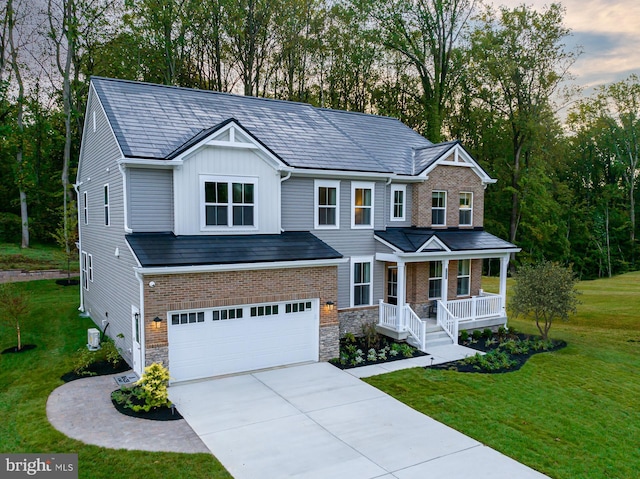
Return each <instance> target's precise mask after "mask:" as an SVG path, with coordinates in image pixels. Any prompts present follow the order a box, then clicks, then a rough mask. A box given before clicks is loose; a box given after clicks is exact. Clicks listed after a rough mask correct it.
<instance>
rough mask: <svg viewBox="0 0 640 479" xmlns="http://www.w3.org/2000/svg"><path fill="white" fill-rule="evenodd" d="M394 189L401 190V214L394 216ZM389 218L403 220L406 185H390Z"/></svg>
mask: <svg viewBox="0 0 640 479" xmlns="http://www.w3.org/2000/svg"><path fill="white" fill-rule="evenodd" d="M396 191H401V192H402V216H395V212H396V208H395V196H396ZM389 203H390V206H391V208H390V211H389V218H390V220H391V221H405V219H406V217H407V185H391V198H390V201H389Z"/></svg>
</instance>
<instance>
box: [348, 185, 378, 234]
mask: <svg viewBox="0 0 640 479" xmlns="http://www.w3.org/2000/svg"><path fill="white" fill-rule="evenodd" d="M373 189H374V184H373V183H361V182H357V181H354V182H353V183H351V203H352V209H351V226H352V227H353V228H373Z"/></svg>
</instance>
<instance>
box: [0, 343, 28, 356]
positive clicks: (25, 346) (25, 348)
mask: <svg viewBox="0 0 640 479" xmlns="http://www.w3.org/2000/svg"><path fill="white" fill-rule="evenodd" d="M35 348H36V345H35V344H23V345H22V347H21V348H20V349H18V346H13V347H11V348H7V349H5V350H4V351H2V353H0V354H11V353H24V352H25V351H31V350H32V349H35Z"/></svg>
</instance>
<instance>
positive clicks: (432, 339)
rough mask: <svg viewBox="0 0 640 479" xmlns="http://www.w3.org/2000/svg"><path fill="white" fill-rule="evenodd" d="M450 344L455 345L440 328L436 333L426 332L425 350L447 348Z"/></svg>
mask: <svg viewBox="0 0 640 479" xmlns="http://www.w3.org/2000/svg"><path fill="white" fill-rule="evenodd" d="M450 344H455V343H454V341H453V340H452V339H451V338H450V337H449V335H448V334H447V333H446V332H444V330H443V329H442V328H440V329H439V330H436V331H431V332H427V348H433V347H436V346H447V345H450Z"/></svg>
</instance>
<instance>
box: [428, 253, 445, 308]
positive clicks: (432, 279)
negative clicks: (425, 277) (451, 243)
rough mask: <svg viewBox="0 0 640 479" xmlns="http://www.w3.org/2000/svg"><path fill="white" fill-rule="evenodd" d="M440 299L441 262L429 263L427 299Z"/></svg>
mask: <svg viewBox="0 0 640 479" xmlns="http://www.w3.org/2000/svg"><path fill="white" fill-rule="evenodd" d="M440 298H442V262H441V261H432V262H430V263H429V299H440Z"/></svg>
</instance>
